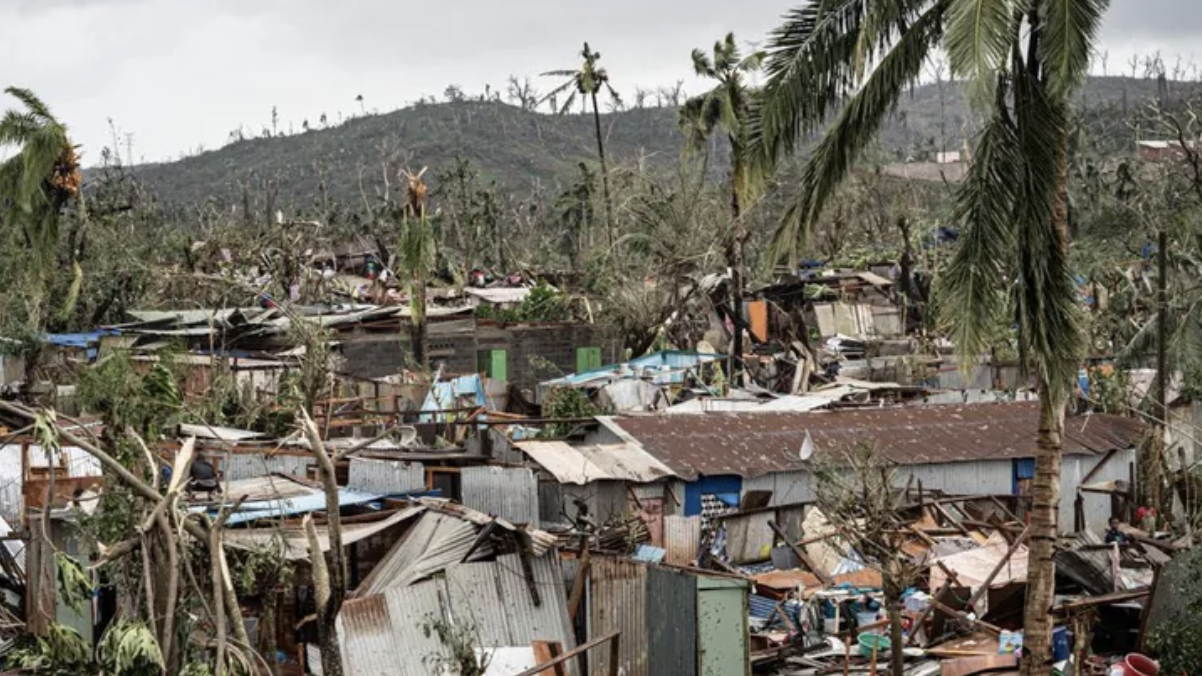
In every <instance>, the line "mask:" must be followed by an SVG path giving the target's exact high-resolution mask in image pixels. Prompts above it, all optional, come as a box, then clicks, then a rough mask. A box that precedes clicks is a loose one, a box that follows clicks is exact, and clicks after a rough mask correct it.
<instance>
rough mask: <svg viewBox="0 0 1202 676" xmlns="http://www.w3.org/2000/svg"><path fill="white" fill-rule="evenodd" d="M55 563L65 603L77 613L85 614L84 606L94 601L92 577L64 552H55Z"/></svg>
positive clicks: (60, 590)
mask: <svg viewBox="0 0 1202 676" xmlns="http://www.w3.org/2000/svg"><path fill="white" fill-rule="evenodd" d="M54 562H55V567H56V569H57V570H58V588H59V593H60V594H62V598H63V603H66V604H67V607H69V608H71V609H72V610H74V611H75V612H83V607H84V605H85V604H86V603H88V602H89V601H91V600H92V576H91V575H89V574H88V573H87V571H85V570H84V568H83V566H82V565H80V563H79V562H78V561H76V560H75V559H73V558H71V557H70V556H67V555H66V554H64V553H62V552H55V554H54Z"/></svg>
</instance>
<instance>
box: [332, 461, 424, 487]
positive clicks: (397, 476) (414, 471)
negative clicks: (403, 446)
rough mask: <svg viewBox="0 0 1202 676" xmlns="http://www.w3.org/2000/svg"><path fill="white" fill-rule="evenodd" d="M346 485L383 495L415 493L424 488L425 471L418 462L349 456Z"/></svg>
mask: <svg viewBox="0 0 1202 676" xmlns="http://www.w3.org/2000/svg"><path fill="white" fill-rule="evenodd" d="M346 486H347V488H351V489H354V490H357V491H364V492H366V493H382V494H385V495H401V494H403V493H417V492H421V491H424V490H426V471H425V468H424V467H422V464H421V463H418V462H398V461H395V460H373V459H370V458H351V466H350V470H349V472H348V474H347V483H346Z"/></svg>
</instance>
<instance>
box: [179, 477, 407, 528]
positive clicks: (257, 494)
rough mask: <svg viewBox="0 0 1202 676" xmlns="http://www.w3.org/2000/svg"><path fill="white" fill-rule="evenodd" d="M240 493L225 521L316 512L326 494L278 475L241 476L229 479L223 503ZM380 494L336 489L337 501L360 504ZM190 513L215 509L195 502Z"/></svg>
mask: <svg viewBox="0 0 1202 676" xmlns="http://www.w3.org/2000/svg"><path fill="white" fill-rule="evenodd" d="M242 496H246V501H245V502H243V503H242V507H241V508H239V509H238V511H237V512H235V513H234V514H232V515H230V517H229V519H228V520H227V521H226V523H229V524H236V523H246V522H249V521H257V520H259V519H269V518H279V517H284V516H288V515H290V514H305V513H308V512H318V511H321V510H323V509H325V508H326V496H325V493H323V492H322V491H321V490H320V489H317V488H311V487H309V486H306V485H304V484H302V483H300V482H297V481H292V480H290V479H286V478H284V477H280V476H267V477H260V478H257V479H243V480H241V481H231V482H229V488H228V490H227V491H226V493H225V495H224V500H225V504H226V505H233V504H234V503H235V502H237V501H238V499H239V498H241V497H242ZM382 497H384V496H383V495H380V494H376V493H361V492H359V491H352V490H348V489H346V488H343V489H341V490H340V491H338V504H339V505H342V506H348V505H361V504H363V503H366V502H372V501H374V500H379V499H380V498H382ZM191 511H193V512H205V511H215V510H214V509H213V508H211V507H210V506H208V505H197V506H195V507H193V508H192V509H191Z"/></svg>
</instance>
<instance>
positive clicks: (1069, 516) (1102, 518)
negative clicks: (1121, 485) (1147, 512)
mask: <svg viewBox="0 0 1202 676" xmlns="http://www.w3.org/2000/svg"><path fill="white" fill-rule="evenodd" d="M1101 460H1102V458H1101V457H1092V456H1085V455H1066V456H1064V459H1063V460H1062V461H1061V466H1060V531H1061V532H1063V533H1070V532H1072V531H1073V525H1074V519H1073V512H1074V507H1073V504H1074V502H1075V501H1076V499H1077V488H1078V487H1079V486H1080V485H1081V480H1082V479H1084V478H1085V476H1086V475H1087V474H1089V473H1090V471H1092V470H1093V468H1094V467H1096V466H1097V464H1098V463H1099V462H1101ZM1133 462H1135V450H1134V449H1130V450H1126V451H1119V452H1117V453H1115V454H1114V457H1112V458H1110V460H1108V461H1106V464H1105V465H1103V466H1102V469H1100V470H1098V473H1097V474H1095V475H1093V476H1092V477H1090V479H1089V482H1090V483H1100V482H1103V481H1128V480H1130V478H1131V469H1130V463H1133ZM1083 495H1084V498H1085V500H1084V502H1085V527H1086V528H1087V529H1089V530H1091V531H1093V532H1094V533H1097V534H1099V535H1100V534H1102V533H1103V532H1105V530H1106V528H1107V522H1108V521H1109V520H1110V496H1109V495H1101V494H1098V493H1084V494H1083Z"/></svg>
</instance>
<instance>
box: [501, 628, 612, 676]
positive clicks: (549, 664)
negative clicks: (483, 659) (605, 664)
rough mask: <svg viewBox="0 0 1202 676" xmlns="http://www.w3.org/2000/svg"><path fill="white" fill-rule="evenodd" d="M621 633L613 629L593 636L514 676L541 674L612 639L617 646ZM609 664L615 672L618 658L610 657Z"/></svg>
mask: <svg viewBox="0 0 1202 676" xmlns="http://www.w3.org/2000/svg"><path fill="white" fill-rule="evenodd" d="M621 633H622V632H620V631H615V632H613V633H612V634H606V635H605V636H602V637H601V638H595V639H593V640H591V641H589V642H588V643H585V644H584V645H582V646H579V647H577V648H572V649H571V650H569V651H567V652H566V653H564V654H562V655H560V656H559V657H556V658H555V659H552V660H550V661H547V662H543V663H542V664H539V665H538V666H536V667H534V668H532V669H527V670H526V671H523V672H522V673H520V674H515V675H514V676H539V674H542V673H543V672H545V671H546V670H548V669H550V668H552V667H554V666H555V665H557V664H564V663H566V662H567V661H568V660H571V659H572V658H574V657H576V656H577V655H582V654H584V653H586V652H588V651H590V650H592V649H593V648H596V647H597V646H600V645H604V644H606V643H609V642H610V641H613V645H614V646H617V645H618V641H617V639H618V635H619V634H621ZM610 651H611V655H612V654H613V653H616V652H617V650H616V649H615V648H612V647H611V648H610ZM610 665H612V666H611V670H612V671H613V672H614V673H615V674H616V673H617V668H618V660H617V659H611V660H610Z"/></svg>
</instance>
